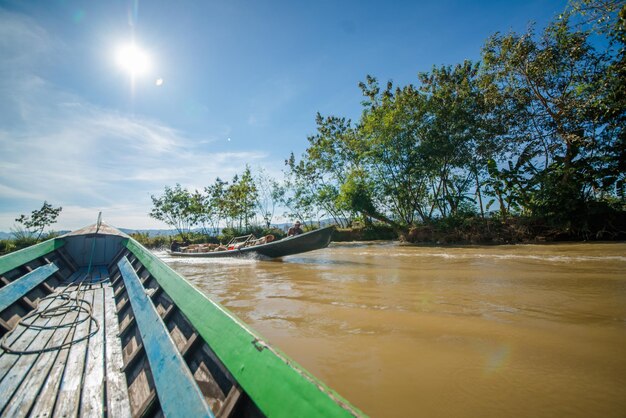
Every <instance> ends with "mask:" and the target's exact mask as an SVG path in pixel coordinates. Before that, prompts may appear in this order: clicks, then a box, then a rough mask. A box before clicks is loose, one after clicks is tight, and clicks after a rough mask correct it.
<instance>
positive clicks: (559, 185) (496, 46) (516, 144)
mask: <svg viewBox="0 0 626 418" xmlns="http://www.w3.org/2000/svg"><path fill="white" fill-rule="evenodd" d="M589 37H590V34H589V33H588V32H585V31H582V30H577V29H574V28H573V26H572V25H571V24H570V17H569V16H564V17H563V18H562V19H560V20H557V21H555V22H553V23H551V24H550V25H549V26H548V27H547V28H546V30H545V31H544V32H543V35H542V36H541V37H539V38H537V37H536V36H535V34H534V31H533V30H530V31H529V32H528V33H526V34H524V35H518V34H514V33H512V34H508V35H500V34H496V35H494V36H493V37H491V38H490V39H489V40H488V42H487V44H486V45H485V47H484V50H483V62H484V67H483V69H484V71H483V79H482V81H483V86H484V88H485V91H486V94H487V97H488V98H489V99H490V100H492V101H493V102H494V103H497V104H498V105H499V106H495V107H494V108H496V109H500V112H502V113H506V114H505V115H503V116H502V118H503V119H505V120H507V121H508V124H509V129H508V132H507V134H506V135H505V136H504V138H506V140H508V141H510V144H511V145H512V146H511V147H509V149H508V150H507V151H508V153H504V154H501V159H502V160H512V159H515V158H522V154H526V155H531V156H532V158H530V159H527V161H525V163H526V164H525V165H523V166H520V167H519V168H522V167H526V169H527V170H526V172H525V173H524V175H525V176H526V177H527V178H528V179H529V181H528V184H531V185H533V189H532V190H528V189H526V192H530V193H526V194H519V195H518V196H517V197H518V198H523V199H525V201H523V202H521V203H523V204H524V205H528V206H530V208H531V212H532V213H533V214H535V215H547V216H552V217H555V216H556V217H563V218H570V217H571V214H573V213H582V212H584V211H585V209H584V207H585V204H586V202H589V201H590V200H593V199H595V198H597V197H598V196H599V195H600V194H601V191H602V190H606V189H607V188H610V187H612V186H614V184H615V181H616V178H615V177H612V178H610V177H607V176H604V175H602V173H604V172H605V171H606V170H607V168H608V166H607V162H608V161H609V160H611V159H612V158H611V157H610V156H609V155H608V154H607V150H609V149H615V146H614V144H615V143H616V141H617V136H616V132H615V131H613V132H609V130H607V128H608V127H609V124H608V123H607V122H606V121H603V118H602V117H601V115H600V113H599V112H597V111H596V109H597V104H598V103H600V102H601V101H602V100H603V98H604V97H605V96H606V94H607V91H606V89H605V88H603V87H602V86H603V85H604V82H605V78H606V74H607V70H608V65H609V57H608V56H607V54H606V53H604V52H602V51H596V50H595V49H594V48H593V47H592V45H591V42H590V40H589ZM516 165H519V164H516ZM510 172H511V173H513V174H515V175H516V176H517V175H518V173H517V172H514V171H513V170H510ZM531 177H534V178H533V179H531ZM508 180H509V183H510V184H515V183H516V182H515V179H513V178H511V179H508Z"/></svg>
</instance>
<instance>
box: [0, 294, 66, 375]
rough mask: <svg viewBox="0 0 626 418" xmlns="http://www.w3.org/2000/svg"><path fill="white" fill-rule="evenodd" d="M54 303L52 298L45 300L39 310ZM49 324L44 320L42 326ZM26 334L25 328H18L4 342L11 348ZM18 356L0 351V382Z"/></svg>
mask: <svg viewBox="0 0 626 418" xmlns="http://www.w3.org/2000/svg"><path fill="white" fill-rule="evenodd" d="M53 302H54V299H53V298H50V299H46V300H45V301H43V302H42V303H40V305H39V309H40V310H43V309H46V308H47V307H48V306H50V304H52V303H53ZM49 322H50V319H48V320H46V321H45V322H44V325H47V324H48V323H49ZM7 325H8V324H7ZM24 332H26V328H24V327H19V328H18V329H16V330H15V331H14V332H13V333H12V334H11V335H10V336H9V337H8V338H7V340H6V342H7V344H8V345H9V346H12V345H13V344H14V343H15V342H16V341H17V340H18V339H19V338H20V337H21V336H22V334H23V333H24ZM18 358H19V356H18V355H16V354H11V353H7V352H6V351H4V350H1V351H0V381H2V380H3V378H4V377H5V376H6V374H7V373H8V371H9V369H10V368H11V367H12V365H13V363H15V362H16V361H17V360H18Z"/></svg>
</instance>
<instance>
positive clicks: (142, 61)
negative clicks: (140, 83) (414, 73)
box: [116, 43, 150, 77]
mask: <svg viewBox="0 0 626 418" xmlns="http://www.w3.org/2000/svg"><path fill="white" fill-rule="evenodd" d="M116 61H117V64H118V65H119V66H120V68H122V69H123V70H125V71H127V72H129V73H130V75H131V76H133V77H135V76H138V75H141V74H145V73H147V72H148V70H149V69H150V57H149V56H148V54H147V53H146V52H145V51H143V50H142V49H141V48H140V47H138V46H137V45H136V44H135V43H130V44H127V45H123V46H121V47H119V48H118V50H117V53H116Z"/></svg>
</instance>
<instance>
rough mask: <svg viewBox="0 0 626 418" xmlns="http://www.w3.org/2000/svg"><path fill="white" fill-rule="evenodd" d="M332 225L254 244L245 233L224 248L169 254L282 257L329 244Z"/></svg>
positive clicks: (177, 255) (172, 252)
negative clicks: (239, 240)
mask: <svg viewBox="0 0 626 418" xmlns="http://www.w3.org/2000/svg"><path fill="white" fill-rule="evenodd" d="M334 230H335V227H334V226H328V227H326V228H320V229H316V230H314V231H310V232H305V233H304V234H300V235H295V236H291V237H287V238H283V239H281V240H278V241H271V242H266V243H261V244H255V242H254V241H255V240H253V239H252V238H250V237H251V236H249V235H246V236H244V237H237V238H239V239H241V240H242V241H241V242H237V239H235V240H233V241H231V242H230V243H229V244H228V245H227V246H226V249H224V250H221V251H220V250H213V251H201V250H200V251H198V250H192V251H195V252H191V251H189V250H187V251H185V250H182V251H170V254H171V255H173V256H176V257H242V256H254V255H261V256H264V257H271V258H277V257H284V256H287V255H292V254H300V253H304V252H307V251H313V250H319V249H321V248H325V247H327V246H328V244H330V241H331V239H332V235H333V231H334Z"/></svg>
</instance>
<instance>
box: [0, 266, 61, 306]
mask: <svg viewBox="0 0 626 418" xmlns="http://www.w3.org/2000/svg"><path fill="white" fill-rule="evenodd" d="M57 271H59V267H57V265H56V264H54V263H49V264H46V265H44V266H40V267H37V268H36V269H35V270H33V271H31V272H29V273H26V274H25V275H23V276H22V277H20V278H19V279H17V280H15V281H13V282H11V283H9V284H8V285H6V286H4V287H3V288H1V289H0V312H2V311H3V310H5V309H6V308H8V307H9V306H11V305H12V304H13V303H15V302H16V301H17V300H19V299H20V298H21V297H23V296H24V295H25V294H26V293H28V292H30V291H31V290H33V289H34V288H35V287H37V286H39V285H40V284H41V283H42V282H44V281H45V280H46V279H47V278H48V277H50V276H52V275H53V274H54V273H55V272H57Z"/></svg>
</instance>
